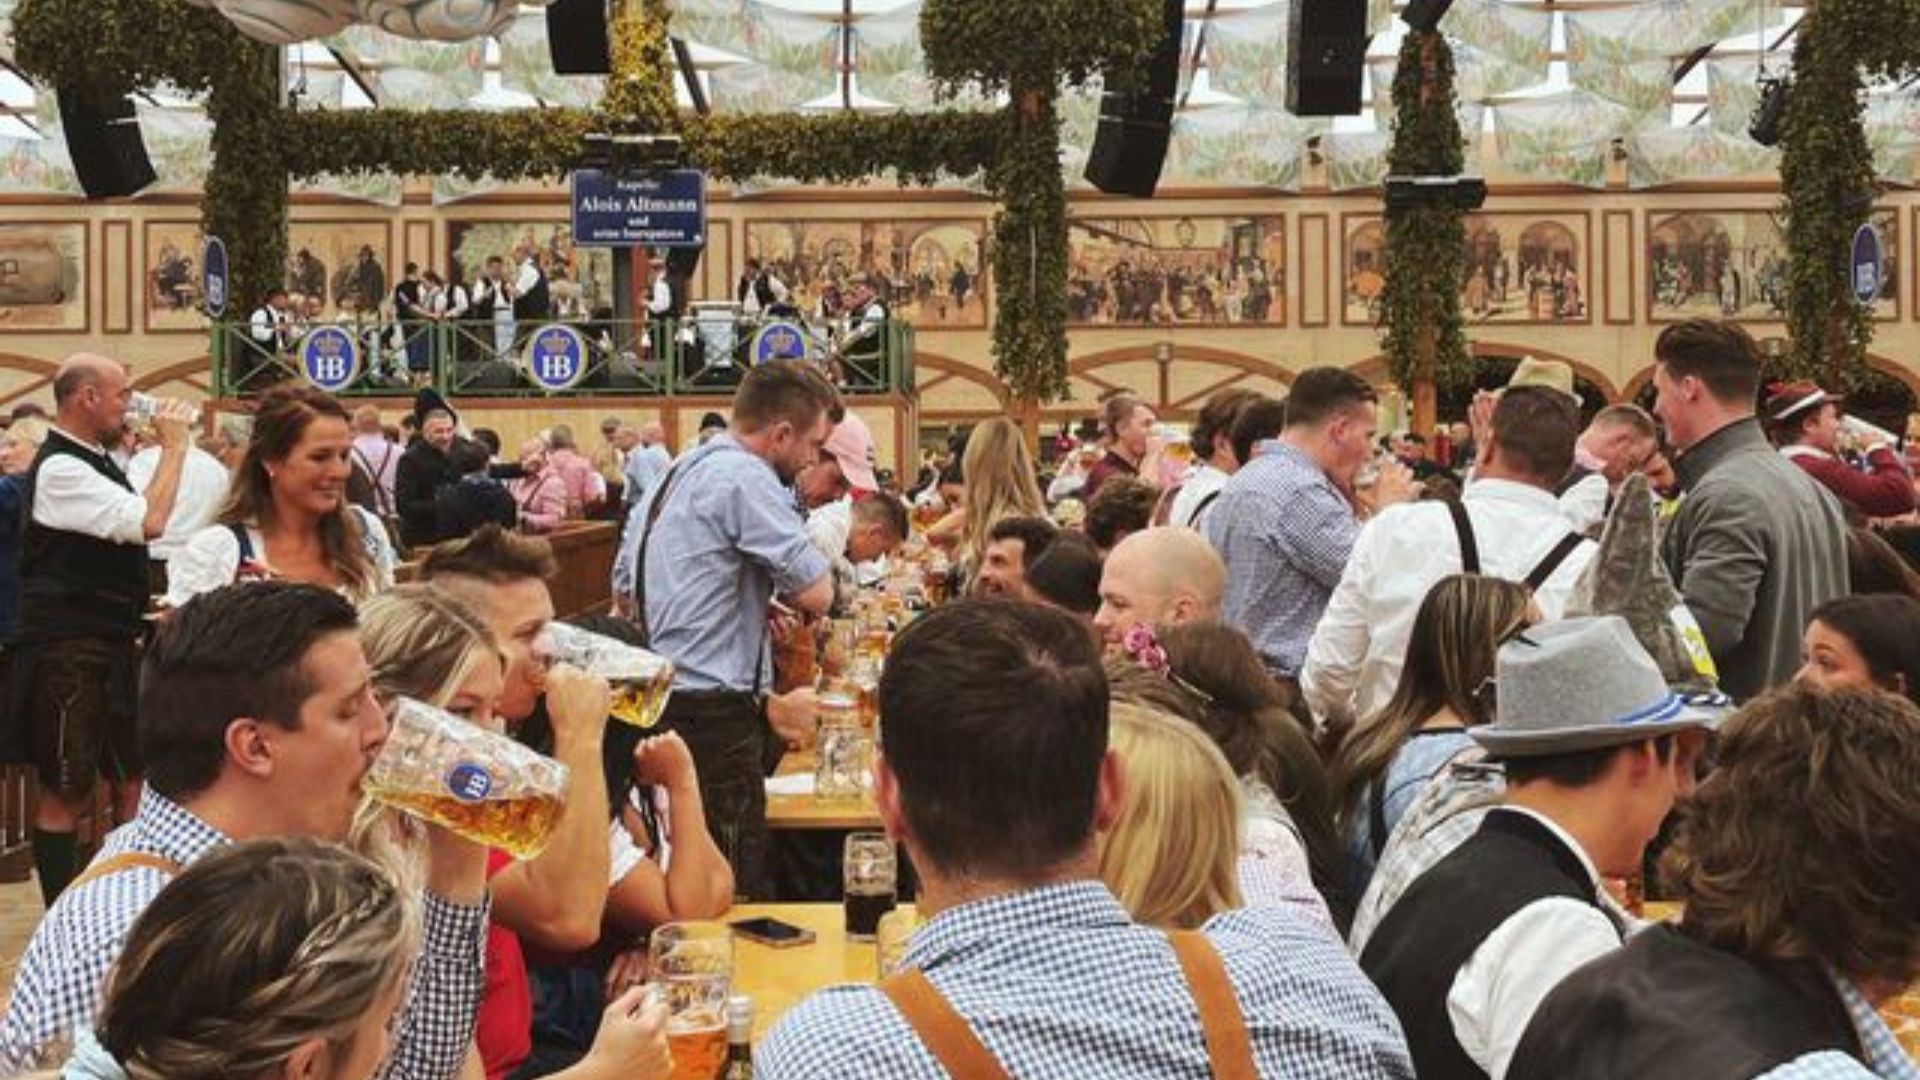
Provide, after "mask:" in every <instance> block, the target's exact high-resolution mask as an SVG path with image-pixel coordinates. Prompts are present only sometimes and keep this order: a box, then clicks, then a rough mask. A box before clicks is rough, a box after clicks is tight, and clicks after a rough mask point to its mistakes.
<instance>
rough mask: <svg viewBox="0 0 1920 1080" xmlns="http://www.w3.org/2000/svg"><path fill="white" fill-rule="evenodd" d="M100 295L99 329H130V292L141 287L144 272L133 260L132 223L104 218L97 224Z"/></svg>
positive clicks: (124, 331)
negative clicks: (103, 220) (102, 310)
mask: <svg viewBox="0 0 1920 1080" xmlns="http://www.w3.org/2000/svg"><path fill="white" fill-rule="evenodd" d="M100 256H101V257H100V268H101V278H102V282H101V288H100V296H101V300H102V302H103V304H104V305H105V310H104V312H103V315H102V319H101V322H100V327H101V330H102V331H104V332H105V333H108V334H131V333H133V296H134V293H135V292H136V291H140V290H141V286H142V285H143V284H144V281H143V278H144V275H142V274H140V273H138V272H137V270H136V269H135V267H134V263H133V223H132V222H130V221H106V222H102V223H101V226H100Z"/></svg>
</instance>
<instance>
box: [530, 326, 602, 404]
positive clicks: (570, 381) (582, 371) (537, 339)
mask: <svg viewBox="0 0 1920 1080" xmlns="http://www.w3.org/2000/svg"><path fill="white" fill-rule="evenodd" d="M526 363H527V378H529V379H532V380H533V384H534V385H535V386H538V387H540V388H541V389H542V390H567V389H570V388H572V387H573V385H574V384H575V383H578V382H579V381H580V380H581V379H582V378H584V377H585V376H586V374H587V339H586V337H585V336H583V335H582V334H581V333H580V331H578V330H575V329H574V328H573V327H571V326H567V325H564V324H562V323H548V324H547V325H546V326H543V327H541V328H540V329H538V330H535V331H534V332H533V335H532V336H531V337H529V338H528V339H527V353H526Z"/></svg>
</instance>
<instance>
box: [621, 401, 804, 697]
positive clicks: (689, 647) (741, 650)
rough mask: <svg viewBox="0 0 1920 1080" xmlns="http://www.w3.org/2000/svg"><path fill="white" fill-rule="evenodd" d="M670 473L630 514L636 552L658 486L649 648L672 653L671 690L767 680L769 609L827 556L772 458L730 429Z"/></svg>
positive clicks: (767, 684) (749, 685)
mask: <svg viewBox="0 0 1920 1080" xmlns="http://www.w3.org/2000/svg"><path fill="white" fill-rule="evenodd" d="M672 476H673V479H672V482H671V483H670V484H669V483H663V484H661V485H658V486H657V487H655V488H654V490H652V491H650V492H649V493H648V494H647V498H646V500H645V501H644V502H643V503H641V504H640V505H639V506H636V507H635V508H634V511H635V515H636V516H635V517H634V519H633V520H632V522H631V524H632V525H634V526H637V528H636V529H635V531H634V536H633V543H634V544H635V546H636V551H637V546H638V543H639V531H640V529H644V527H645V523H646V515H647V513H648V511H647V510H646V509H644V507H650V506H652V505H653V502H654V500H655V499H658V498H660V497H661V492H662V491H663V490H664V491H665V493H666V500H667V501H666V503H665V504H664V505H663V506H662V507H661V510H660V515H659V517H658V519H657V520H655V522H654V525H653V534H652V538H651V539H649V540H648V541H647V558H646V566H645V567H643V568H642V570H641V572H642V573H644V574H645V575H646V576H645V583H646V594H647V610H646V614H647V630H648V633H649V634H650V636H651V639H652V648H653V650H654V651H655V652H658V653H660V654H661V655H663V656H665V657H667V658H668V659H670V660H672V661H673V664H674V669H675V670H674V676H673V686H674V689H676V690H739V691H752V690H755V689H759V690H768V689H771V687H772V683H773V679H772V674H771V673H772V664H771V663H770V662H769V660H768V653H767V636H768V635H767V608H768V606H769V604H770V602H771V601H772V599H773V597H774V595H775V594H776V593H792V592H799V591H801V590H803V589H805V588H806V587H807V586H809V585H812V584H813V583H814V582H816V581H818V580H820V579H821V578H822V577H824V576H826V575H827V574H828V573H829V572H830V570H831V567H830V566H829V564H828V563H827V558H826V556H824V555H822V554H820V552H819V550H818V549H816V548H815V547H814V546H813V544H812V543H811V542H810V541H808V539H807V531H806V524H805V522H804V521H803V520H802V518H801V517H800V514H799V512H798V511H796V510H795V509H794V505H793V493H792V492H791V491H789V490H788V489H787V488H786V487H785V486H784V485H782V484H781V483H780V477H779V476H778V474H776V473H775V472H774V471H773V466H771V465H769V464H767V463H766V462H765V461H763V460H761V458H759V457H758V456H757V455H755V454H753V453H751V452H749V451H747V450H746V449H745V448H744V447H742V446H741V445H740V444H739V443H738V442H736V441H734V439H733V436H731V435H725V434H723V435H716V436H714V437H713V438H712V439H711V440H709V441H708V442H707V444H706V445H704V446H701V447H699V448H698V449H695V450H693V451H691V452H690V453H688V454H687V455H686V456H684V457H682V458H681V459H680V461H679V463H678V464H676V465H675V466H674V469H673V474H672Z"/></svg>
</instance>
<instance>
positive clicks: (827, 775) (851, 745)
mask: <svg viewBox="0 0 1920 1080" xmlns="http://www.w3.org/2000/svg"><path fill="white" fill-rule="evenodd" d="M815 715H816V717H817V722H818V725H819V729H818V730H819V738H818V741H817V742H816V743H815V758H814V775H813V794H814V797H815V798H817V799H822V800H828V801H838V800H845V799H858V798H859V797H860V796H861V795H863V794H865V793H866V790H867V783H868V770H869V769H871V768H872V756H873V737H872V736H871V735H869V734H868V733H867V731H866V729H865V728H864V727H862V726H861V723H860V700H859V698H858V697H857V696H856V694H855V693H848V692H847V689H846V688H840V687H829V688H828V689H826V690H823V691H821V693H820V697H819V698H818V700H817V704H816V714H815Z"/></svg>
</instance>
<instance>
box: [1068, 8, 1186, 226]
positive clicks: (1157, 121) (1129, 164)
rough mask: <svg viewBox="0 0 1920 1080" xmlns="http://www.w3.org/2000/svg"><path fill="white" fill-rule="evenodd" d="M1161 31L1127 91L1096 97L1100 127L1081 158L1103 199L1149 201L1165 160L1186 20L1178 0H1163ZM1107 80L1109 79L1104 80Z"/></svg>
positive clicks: (1171, 126)
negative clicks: (1143, 67) (1124, 197)
mask: <svg viewBox="0 0 1920 1080" xmlns="http://www.w3.org/2000/svg"><path fill="white" fill-rule="evenodd" d="M1161 12H1162V16H1163V18H1164V19H1165V20H1166V28H1165V30H1164V31H1163V32H1162V34H1161V37H1160V45H1159V47H1158V48H1156V49H1154V51H1153V57H1152V58H1151V59H1150V60H1148V61H1147V70H1146V71H1145V72H1143V73H1142V78H1141V80H1140V81H1139V82H1137V83H1135V84H1134V89H1133V90H1132V92H1130V93H1115V92H1112V91H1109V92H1107V93H1106V94H1104V95H1102V96H1101V98H1100V126H1099V127H1097V128H1095V129H1094V133H1093V149H1092V150H1091V151H1090V152H1089V153H1088V155H1087V173H1086V176H1087V182H1088V183H1090V184H1092V185H1093V186H1094V187H1097V188H1099V189H1100V190H1101V191H1104V192H1106V193H1107V194H1109V195H1133V196H1136V197H1138V198H1142V199H1147V198H1152V197H1153V190H1154V188H1156V187H1158V186H1159V185H1160V168H1161V166H1163V165H1165V164H1166V161H1167V142H1168V140H1169V138H1170V137H1171V136H1172V133H1173V97H1174V94H1175V93H1176V92H1178V91H1179V89H1180V31H1181V29H1182V26H1183V25H1184V23H1185V22H1186V17H1187V15H1186V4H1185V3H1184V2H1183V0H1163V2H1162V4H1161ZM1109 78H1111V76H1109Z"/></svg>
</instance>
